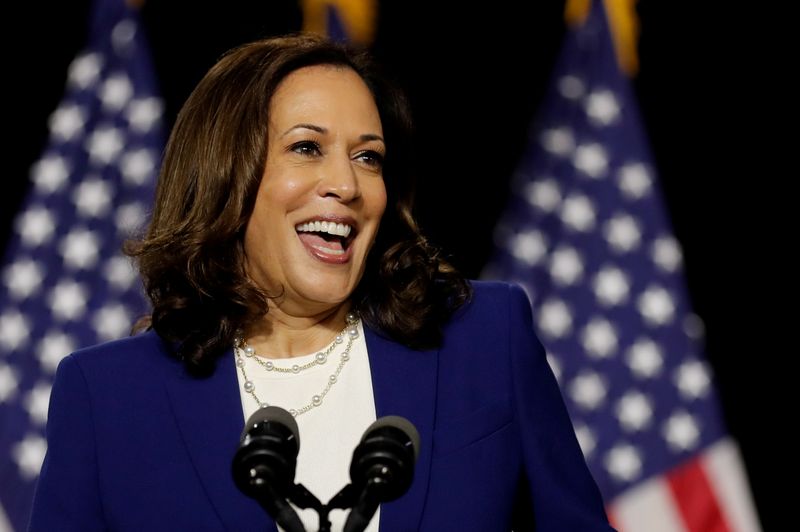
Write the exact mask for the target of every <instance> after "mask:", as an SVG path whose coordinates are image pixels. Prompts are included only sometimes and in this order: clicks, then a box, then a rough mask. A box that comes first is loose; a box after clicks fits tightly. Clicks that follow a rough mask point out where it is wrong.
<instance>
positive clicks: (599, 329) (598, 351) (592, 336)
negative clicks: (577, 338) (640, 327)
mask: <svg viewBox="0 0 800 532" xmlns="http://www.w3.org/2000/svg"><path fill="white" fill-rule="evenodd" d="M581 342H582V343H583V348H584V349H585V350H586V352H587V353H588V354H589V356H591V357H593V358H608V357H610V356H612V355H614V354H615V352H616V351H617V332H616V331H615V330H614V326H613V325H611V323H610V322H609V321H607V320H604V319H602V318H592V319H591V321H589V323H587V324H586V327H584V328H583V331H582V333H581Z"/></svg>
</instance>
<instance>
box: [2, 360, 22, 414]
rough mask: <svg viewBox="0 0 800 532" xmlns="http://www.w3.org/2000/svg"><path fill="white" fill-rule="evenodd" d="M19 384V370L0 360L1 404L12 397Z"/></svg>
mask: <svg viewBox="0 0 800 532" xmlns="http://www.w3.org/2000/svg"><path fill="white" fill-rule="evenodd" d="M18 386H19V377H18V376H17V372H16V371H15V370H14V368H12V367H11V366H9V365H7V364H3V363H2V362H0V404H3V403H4V402H6V401H7V400H9V399H11V397H13V395H14V394H15V393H16V391H17V387H18Z"/></svg>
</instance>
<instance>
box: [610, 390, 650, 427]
mask: <svg viewBox="0 0 800 532" xmlns="http://www.w3.org/2000/svg"><path fill="white" fill-rule="evenodd" d="M616 414H617V419H619V423H620V425H622V428H623V429H625V430H626V431H629V432H633V431H639V430H642V429H644V428H646V427H647V426H648V425H650V423H651V421H652V420H653V405H652V404H651V402H650V400H649V399H648V398H647V396H645V395H644V394H643V393H640V392H628V393H626V394H625V395H623V396H622V397H621V398H620V400H619V401H617V407H616Z"/></svg>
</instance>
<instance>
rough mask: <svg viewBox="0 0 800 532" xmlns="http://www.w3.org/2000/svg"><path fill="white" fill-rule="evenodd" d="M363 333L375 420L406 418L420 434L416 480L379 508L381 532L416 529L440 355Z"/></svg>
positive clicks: (427, 471) (424, 493) (428, 455)
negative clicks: (402, 493) (376, 417)
mask: <svg viewBox="0 0 800 532" xmlns="http://www.w3.org/2000/svg"><path fill="white" fill-rule="evenodd" d="M364 330H365V336H366V341H367V350H368V352H369V364H370V371H371V372H372V390H373V394H374V395H375V409H376V411H377V412H376V414H377V416H378V417H379V418H380V417H383V416H388V415H397V416H403V417H405V418H407V419H408V420H409V421H411V423H413V424H414V426H415V427H416V428H417V430H418V431H419V435H420V450H419V457H418V458H417V464H416V468H415V470H414V482H413V484H412V485H411V488H410V489H409V491H408V492H407V493H406V494H405V495H403V496H402V497H400V498H399V499H397V500H396V501H392V502H389V503H386V504H383V505H381V517H380V519H381V524H380V529H381V531H387V530H418V529H419V525H420V520H421V518H422V511H423V509H424V507H425V498H426V497H427V492H428V479H429V477H430V468H431V451H432V448H433V444H432V442H433V419H434V412H435V411H436V383H437V371H438V358H439V357H438V351H435V350H434V351H414V350H412V349H409V348H407V347H404V346H402V345H400V344H398V343H395V342H393V341H391V340H388V339H386V338H384V337H382V336H379V335H378V334H377V333H375V332H373V331H372V330H371V329H369V328H366V327H365V328H364Z"/></svg>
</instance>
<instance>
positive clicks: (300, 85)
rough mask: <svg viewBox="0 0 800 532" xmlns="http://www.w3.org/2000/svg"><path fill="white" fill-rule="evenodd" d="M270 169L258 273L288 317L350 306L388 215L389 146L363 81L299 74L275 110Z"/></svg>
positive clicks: (264, 182) (248, 245)
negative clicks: (385, 174) (386, 168)
mask: <svg viewBox="0 0 800 532" xmlns="http://www.w3.org/2000/svg"><path fill="white" fill-rule="evenodd" d="M268 139H269V140H268V144H267V161H266V165H265V168H264V175H263V177H262V179H261V184H260V185H259V189H258V195H257V196H256V203H255V208H254V209H253V214H252V215H251V217H250V220H249V221H248V224H247V229H246V232H245V240H244V247H245V253H246V267H247V271H248V274H249V275H250V277H251V279H253V280H254V281H255V282H256V283H257V284H258V285H259V286H261V287H262V288H264V289H266V290H267V292H268V293H269V294H270V295H276V294H280V293H281V292H282V293H283V295H284V297H283V298H281V299H279V300H278V304H279V305H280V307H281V309H282V310H284V311H286V312H288V313H290V314H293V315H313V314H315V313H317V312H324V311H325V310H326V309H330V308H332V307H335V306H336V305H338V304H339V303H342V302H344V301H346V300H347V299H348V298H349V296H350V294H352V292H353V290H354V289H355V287H356V285H357V284H358V281H359V280H360V279H361V276H362V274H363V272H364V265H365V263H366V258H367V252H368V251H369V249H370V247H371V246H372V243H373V241H374V239H375V235H376V233H377V231H378V225H379V223H380V220H381V216H382V215H383V211H384V209H385V207H386V188H385V186H384V183H383V171H382V166H383V164H382V163H383V158H384V155H385V153H386V146H385V144H384V141H383V129H382V128H381V120H380V117H379V115H378V109H377V107H376V105H375V101H374V99H373V97H372V94H371V92H370V91H369V89H368V88H367V86H366V84H365V83H364V81H363V80H362V79H361V77H360V76H359V75H358V74H356V73H355V72H354V71H353V70H351V69H349V68H340V67H333V66H330V65H320V66H311V67H304V68H301V69H299V70H296V71H294V72H293V73H291V74H289V75H288V76H287V77H286V78H285V79H284V80H283V81H282V82H281V84H280V85H279V86H278V89H277V91H276V92H275V94H274V96H273V98H272V101H271V102H270V111H269V124H268Z"/></svg>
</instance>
